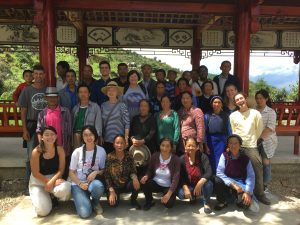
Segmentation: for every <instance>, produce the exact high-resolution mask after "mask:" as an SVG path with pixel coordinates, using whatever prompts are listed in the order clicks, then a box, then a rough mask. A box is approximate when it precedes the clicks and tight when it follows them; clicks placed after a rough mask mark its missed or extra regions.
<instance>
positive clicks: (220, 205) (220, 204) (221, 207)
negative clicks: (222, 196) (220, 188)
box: [214, 202, 228, 211]
mask: <svg viewBox="0 0 300 225" xmlns="http://www.w3.org/2000/svg"><path fill="white" fill-rule="evenodd" d="M227 206H228V205H227V203H226V202H225V203H219V204H218V205H216V206H215V207H214V209H215V210H217V211H220V210H222V209H224V208H226V207H227Z"/></svg>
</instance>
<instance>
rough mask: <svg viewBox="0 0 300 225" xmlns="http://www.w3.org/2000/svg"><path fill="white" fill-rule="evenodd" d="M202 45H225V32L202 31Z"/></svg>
mask: <svg viewBox="0 0 300 225" xmlns="http://www.w3.org/2000/svg"><path fill="white" fill-rule="evenodd" d="M202 46H203V47H204V48H205V47H207V48H211V47H214V48H222V47H223V46H224V33H223V31H218V30H207V31H203V32H202Z"/></svg>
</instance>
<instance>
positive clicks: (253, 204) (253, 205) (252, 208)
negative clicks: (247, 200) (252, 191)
mask: <svg viewBox="0 0 300 225" xmlns="http://www.w3.org/2000/svg"><path fill="white" fill-rule="evenodd" d="M248 209H249V210H250V211H251V212H254V213H258V212H259V205H258V202H257V200H255V199H252V201H251V204H250V206H249V208H248Z"/></svg>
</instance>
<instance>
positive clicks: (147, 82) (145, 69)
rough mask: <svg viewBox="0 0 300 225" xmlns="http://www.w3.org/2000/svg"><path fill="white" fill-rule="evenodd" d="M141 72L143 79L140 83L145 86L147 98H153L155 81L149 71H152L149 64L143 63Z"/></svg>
mask: <svg viewBox="0 0 300 225" xmlns="http://www.w3.org/2000/svg"><path fill="white" fill-rule="evenodd" d="M142 73H143V80H142V82H141V83H142V84H143V85H144V87H145V88H146V90H147V94H148V97H149V99H151V98H154V97H155V87H156V86H155V85H156V81H155V80H153V79H152V78H151V73H152V67H151V65H149V64H144V65H143V66H142Z"/></svg>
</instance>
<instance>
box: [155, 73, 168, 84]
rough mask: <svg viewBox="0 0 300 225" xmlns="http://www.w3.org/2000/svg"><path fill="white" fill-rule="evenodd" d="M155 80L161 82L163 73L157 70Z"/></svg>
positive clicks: (163, 78) (163, 77) (163, 76)
mask: <svg viewBox="0 0 300 225" xmlns="http://www.w3.org/2000/svg"><path fill="white" fill-rule="evenodd" d="M155 77H156V80H157V81H161V82H163V81H164V80H165V77H166V76H165V74H164V73H163V72H157V73H156V74H155Z"/></svg>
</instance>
